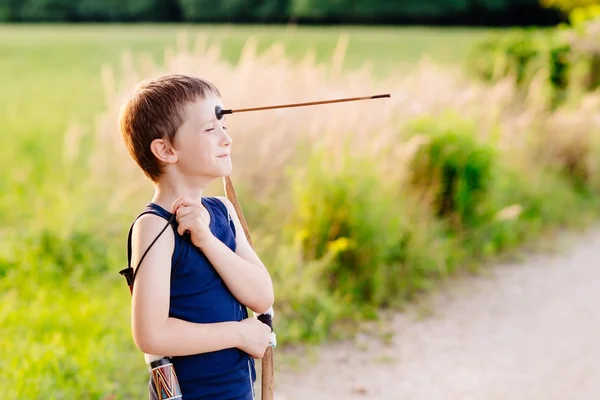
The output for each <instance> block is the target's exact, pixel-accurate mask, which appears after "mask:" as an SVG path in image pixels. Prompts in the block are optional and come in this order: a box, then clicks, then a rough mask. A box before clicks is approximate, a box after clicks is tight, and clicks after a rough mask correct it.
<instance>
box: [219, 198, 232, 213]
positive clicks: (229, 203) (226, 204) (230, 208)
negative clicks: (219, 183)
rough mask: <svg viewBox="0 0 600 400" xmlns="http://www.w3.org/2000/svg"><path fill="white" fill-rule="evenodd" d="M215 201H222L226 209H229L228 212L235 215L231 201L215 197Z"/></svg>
mask: <svg viewBox="0 0 600 400" xmlns="http://www.w3.org/2000/svg"><path fill="white" fill-rule="evenodd" d="M214 198H215V199H217V200H218V201H220V202H221V203H222V204H223V205H224V206H225V208H226V209H227V211H229V213H230V214H235V207H233V203H232V202H231V201H229V199H228V198H227V197H225V196H215V197H214Z"/></svg>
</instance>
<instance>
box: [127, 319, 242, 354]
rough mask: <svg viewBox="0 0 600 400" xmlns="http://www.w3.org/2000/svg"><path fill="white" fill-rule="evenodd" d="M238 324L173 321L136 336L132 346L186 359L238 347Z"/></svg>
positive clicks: (156, 325)
mask: <svg viewBox="0 0 600 400" xmlns="http://www.w3.org/2000/svg"><path fill="white" fill-rule="evenodd" d="M238 325H239V323H238V322H235V321H232V322H219V323H212V324H198V323H193V322H188V321H184V320H181V319H177V318H167V319H166V320H165V321H164V322H162V323H155V324H154V325H153V326H152V327H149V328H148V329H145V330H144V333H142V334H140V335H136V333H135V329H134V335H135V336H136V337H137V340H136V345H137V346H138V348H139V349H140V350H141V351H143V352H144V353H147V354H155V355H164V356H186V355H191V354H199V353H208V352H212V351H218V350H223V349H228V348H234V347H238V346H239V343H240V331H239V329H238V328H239V327H238Z"/></svg>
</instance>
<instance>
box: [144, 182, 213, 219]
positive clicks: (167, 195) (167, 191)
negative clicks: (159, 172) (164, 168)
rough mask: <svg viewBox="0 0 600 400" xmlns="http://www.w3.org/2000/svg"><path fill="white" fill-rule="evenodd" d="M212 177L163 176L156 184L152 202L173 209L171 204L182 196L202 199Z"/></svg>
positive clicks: (169, 209)
mask: <svg viewBox="0 0 600 400" xmlns="http://www.w3.org/2000/svg"><path fill="white" fill-rule="evenodd" d="M211 180H212V179H207V178H203V177H193V178H191V177H182V176H177V177H174V176H167V175H165V176H163V177H162V178H161V179H160V180H159V181H158V182H157V183H156V185H155V190H154V196H153V197H152V202H153V203H156V204H158V205H159V206H161V207H163V208H164V209H166V210H167V211H171V206H172V205H173V203H174V202H175V200H177V199H178V198H179V197H181V196H186V197H189V198H192V199H201V198H202V195H203V193H204V190H205V189H206V187H207V186H208V184H209V183H210V181H211Z"/></svg>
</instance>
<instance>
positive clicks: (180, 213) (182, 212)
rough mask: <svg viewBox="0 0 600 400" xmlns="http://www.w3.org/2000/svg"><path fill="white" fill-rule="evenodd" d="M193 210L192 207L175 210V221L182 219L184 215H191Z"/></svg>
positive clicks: (181, 207)
mask: <svg viewBox="0 0 600 400" xmlns="http://www.w3.org/2000/svg"><path fill="white" fill-rule="evenodd" d="M194 210H195V208H194V207H189V206H180V207H179V208H177V210H176V211H175V214H177V219H180V218H183V217H185V216H186V215H189V214H190V213H193V212H194Z"/></svg>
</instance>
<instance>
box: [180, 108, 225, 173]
mask: <svg viewBox="0 0 600 400" xmlns="http://www.w3.org/2000/svg"><path fill="white" fill-rule="evenodd" d="M217 105H218V106H220V107H222V108H223V103H222V102H221V99H220V98H219V97H216V96H212V97H207V98H206V99H198V100H197V101H196V102H194V103H191V104H188V105H187V107H186V109H185V113H186V117H185V120H184V123H183V125H182V126H181V127H180V128H179V130H178V132H177V135H176V136H175V143H174V144H175V149H176V152H177V164H178V168H179V169H180V170H181V171H182V172H183V173H184V174H185V175H189V176H197V177H206V178H220V177H223V176H228V175H230V174H231V170H232V168H233V165H232V163H231V155H230V151H231V143H232V139H231V138H230V137H229V135H228V134H227V131H226V127H227V123H226V121H225V117H223V118H221V119H220V120H218V119H217V116H216V114H215V107H216V106H217Z"/></svg>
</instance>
